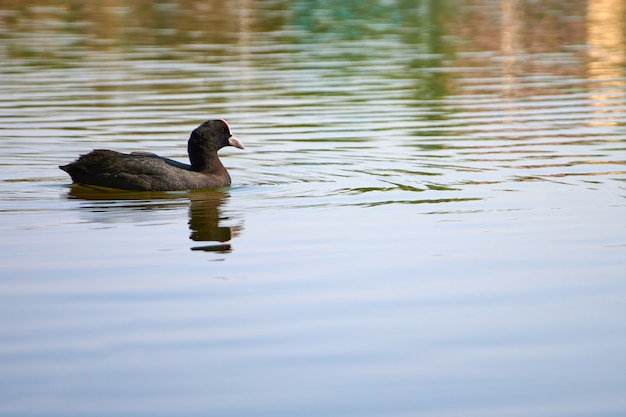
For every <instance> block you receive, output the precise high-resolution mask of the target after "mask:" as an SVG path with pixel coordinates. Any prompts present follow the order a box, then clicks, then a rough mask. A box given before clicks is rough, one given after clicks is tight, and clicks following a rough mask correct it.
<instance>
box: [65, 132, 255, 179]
mask: <svg viewBox="0 0 626 417" xmlns="http://www.w3.org/2000/svg"><path fill="white" fill-rule="evenodd" d="M224 146H235V147H237V148H241V149H243V145H242V143H241V142H240V141H239V140H238V139H237V138H236V137H235V136H233V135H232V134H231V132H230V127H229V126H228V123H226V121H224V120H209V121H207V122H204V123H202V124H201V125H200V126H198V127H197V128H196V129H194V130H193V132H191V137H190V138H189V142H188V144H187V151H188V153H189V160H190V162H191V165H187V164H184V163H181V162H177V161H174V160H172V159H168V158H163V157H160V156H158V155H155V154H152V153H144V152H133V153H130V154H125V153H120V152H115V151H111V150H106V149H96V150H94V151H92V152H90V153H88V154H86V155H82V156H81V157H80V158H78V159H77V160H76V161H74V162H72V163H70V164H68V165H64V166H60V167H59V168H61V169H62V170H63V171H65V172H67V173H68V174H69V175H70V176H71V177H72V180H73V181H74V182H75V183H78V184H83V185H95V186H100V187H109V188H117V189H122V190H136V191H176V190H193V189H201V188H220V187H226V186H228V185H230V175H229V174H228V171H226V168H224V165H222V162H221V161H220V160H219V158H218V156H217V151H218V150H219V149H221V148H223V147H224Z"/></svg>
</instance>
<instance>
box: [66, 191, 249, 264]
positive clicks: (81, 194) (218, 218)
mask: <svg viewBox="0 0 626 417" xmlns="http://www.w3.org/2000/svg"><path fill="white" fill-rule="evenodd" d="M229 197H230V196H229V195H228V193H226V192H223V191H219V190H195V191H188V192H149V191H123V190H114V189H107V188H100V187H91V186H89V187H86V186H81V185H74V186H72V187H71V188H70V192H69V193H68V198H75V199H80V200H87V201H89V202H90V204H86V205H83V206H82V208H85V209H88V210H89V211H91V212H95V213H99V214H100V215H101V216H102V214H104V213H107V212H109V213H110V212H114V211H115V212H119V211H120V210H123V211H126V212H130V213H132V212H143V213H145V212H146V211H152V210H168V209H169V210H171V209H175V208H180V207H182V206H184V205H188V206H189V222H188V224H189V230H190V235H189V238H190V239H191V240H193V241H194V242H204V243H205V244H203V245H199V246H192V247H191V250H193V251H206V252H218V253H230V252H232V246H231V244H230V241H231V240H232V239H233V238H234V237H237V236H238V235H239V232H240V231H241V230H242V227H241V226H239V225H235V226H223V225H222V224H223V223H224V222H226V221H228V220H230V219H229V218H228V217H227V216H224V215H223V214H222V209H221V207H222V205H223V204H224V203H225V202H226V201H227V200H228V198H229ZM142 220H145V216H143V215H142V216H141V220H138V221H142ZM99 221H107V219H106V218H103V217H100V219H99Z"/></svg>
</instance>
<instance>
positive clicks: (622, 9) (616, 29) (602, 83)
mask: <svg viewBox="0 0 626 417" xmlns="http://www.w3.org/2000/svg"><path fill="white" fill-rule="evenodd" d="M587 43H588V46H589V60H588V63H587V71H588V77H589V80H590V81H591V83H590V88H591V98H592V100H593V106H594V113H595V114H596V119H595V120H594V121H593V123H592V125H600V126H602V125H605V126H614V125H617V124H619V123H623V122H624V120H623V115H622V113H621V112H619V113H616V112H615V111H614V110H613V108H614V106H615V104H616V103H623V102H624V98H625V97H626V96H625V92H624V88H619V87H623V86H624V85H626V84H625V83H626V79H625V78H624V77H625V76H626V1H625V0H589V2H588V5H587Z"/></svg>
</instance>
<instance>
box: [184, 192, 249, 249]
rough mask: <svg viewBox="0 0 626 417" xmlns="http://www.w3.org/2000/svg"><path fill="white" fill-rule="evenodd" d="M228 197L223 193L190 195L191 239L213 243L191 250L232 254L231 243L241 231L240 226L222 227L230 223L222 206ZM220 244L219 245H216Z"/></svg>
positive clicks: (195, 193)
mask: <svg viewBox="0 0 626 417" xmlns="http://www.w3.org/2000/svg"><path fill="white" fill-rule="evenodd" d="M227 198H228V195H227V194H226V193H224V192H221V191H213V192H207V191H204V192H203V191H193V192H190V193H189V200H190V202H191V204H190V205H189V229H190V230H191V235H190V236H189V238H190V239H191V240H193V241H194V242H213V243H211V244H208V245H202V246H195V247H192V248H191V250H201V251H210V252H221V253H230V252H231V251H232V247H231V244H230V243H229V242H230V240H231V239H232V238H233V237H236V236H237V235H238V233H239V231H240V230H241V227H240V226H220V224H221V223H223V222H225V221H228V220H229V218H228V217H222V216H221V215H220V214H221V210H220V206H221V205H222V204H224V202H225V201H226V199H227ZM215 242H219V243H215Z"/></svg>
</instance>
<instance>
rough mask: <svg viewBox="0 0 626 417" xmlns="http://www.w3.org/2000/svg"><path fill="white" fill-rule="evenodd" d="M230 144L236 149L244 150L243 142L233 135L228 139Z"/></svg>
mask: <svg viewBox="0 0 626 417" xmlns="http://www.w3.org/2000/svg"><path fill="white" fill-rule="evenodd" d="M228 143H229V144H230V145H231V146H234V147H235V148H239V149H244V147H243V143H241V141H240V140H239V139H237V137H235V135H231V136H230V137H229V138H228Z"/></svg>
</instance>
